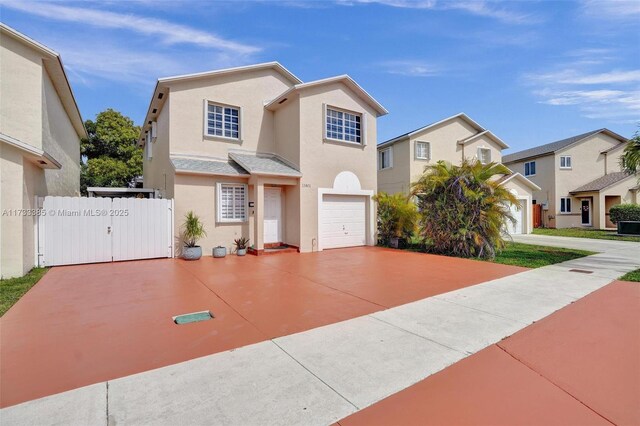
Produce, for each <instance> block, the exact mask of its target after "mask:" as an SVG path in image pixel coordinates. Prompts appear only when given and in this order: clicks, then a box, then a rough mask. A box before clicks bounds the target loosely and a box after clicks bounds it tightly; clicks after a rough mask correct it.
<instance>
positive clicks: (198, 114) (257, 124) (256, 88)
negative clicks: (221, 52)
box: [163, 69, 291, 158]
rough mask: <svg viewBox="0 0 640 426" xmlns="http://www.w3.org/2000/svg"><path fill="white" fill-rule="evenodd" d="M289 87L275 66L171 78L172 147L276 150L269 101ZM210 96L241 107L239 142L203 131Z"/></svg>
mask: <svg viewBox="0 0 640 426" xmlns="http://www.w3.org/2000/svg"><path fill="white" fill-rule="evenodd" d="M289 87H291V83H290V82H289V81H288V80H286V79H285V77H283V76H282V75H281V74H279V73H278V72H276V71H275V70H272V69H267V70H256V71H249V72H243V73H239V74H230V75H222V76H216V77H212V78H203V79H193V80H184V81H178V82H173V83H170V98H171V100H170V103H169V105H168V106H169V108H170V116H171V126H170V129H169V140H170V152H171V153H181V154H194V155H206V156H210V157H219V158H227V154H228V152H229V150H230V149H243V150H248V151H259V152H274V151H275V138H274V133H275V132H274V120H273V112H271V111H269V110H267V109H265V108H264V102H265V101H266V100H271V99H273V98H275V97H276V96H278V95H279V94H281V93H282V92H284V91H285V90H287V89H288V88H289ZM206 101H211V102H213V103H218V104H226V105H231V106H235V107H240V109H241V113H240V114H241V117H240V139H241V141H240V142H238V141H234V140H231V139H225V138H219V137H213V136H206V135H205V134H204V110H205V102H206ZM164 108H167V105H165V106H164ZM164 108H163V109H164Z"/></svg>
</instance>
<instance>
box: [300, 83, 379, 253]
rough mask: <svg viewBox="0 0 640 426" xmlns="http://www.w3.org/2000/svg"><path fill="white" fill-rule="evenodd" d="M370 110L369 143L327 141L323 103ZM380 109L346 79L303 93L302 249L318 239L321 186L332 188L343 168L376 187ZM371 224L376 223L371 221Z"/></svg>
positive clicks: (365, 187)
mask: <svg viewBox="0 0 640 426" xmlns="http://www.w3.org/2000/svg"><path fill="white" fill-rule="evenodd" d="M325 103H326V104H327V106H333V107H336V108H342V109H345V110H349V111H354V112H357V113H365V114H366V135H365V139H366V140H365V141H366V145H358V144H349V143H339V142H328V141H324V140H323V137H324V129H323V126H324V118H323V104H325ZM376 118H377V115H376V112H375V111H374V110H373V108H371V106H369V105H368V104H367V103H366V102H364V101H363V100H362V99H361V98H359V97H358V96H357V95H356V94H355V93H353V92H352V91H351V90H350V89H349V88H347V87H346V86H345V85H344V84H342V83H335V84H332V85H324V86H317V87H312V88H309V89H307V90H305V91H303V92H302V93H301V95H300V129H301V131H300V134H301V138H300V170H301V172H302V175H303V176H302V179H301V188H300V220H301V224H300V250H301V251H302V252H307V251H312V250H315V249H316V248H317V243H318V189H320V188H332V187H333V181H334V179H335V177H336V176H337V175H338V174H339V173H340V172H343V171H350V172H352V173H354V174H355V175H356V176H357V177H358V179H359V180H360V185H361V187H362V189H363V190H371V191H374V192H375V191H376V189H377V174H376V169H377V165H376V155H377V154H376V153H377V150H376V140H377V139H376V137H377V136H376ZM367 226H373V224H371V223H367Z"/></svg>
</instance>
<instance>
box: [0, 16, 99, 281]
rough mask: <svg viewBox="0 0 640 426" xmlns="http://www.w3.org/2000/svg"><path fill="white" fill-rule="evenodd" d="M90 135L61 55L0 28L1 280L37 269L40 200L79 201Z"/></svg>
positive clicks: (9, 29)
mask: <svg viewBox="0 0 640 426" xmlns="http://www.w3.org/2000/svg"><path fill="white" fill-rule="evenodd" d="M86 136H87V135H86V131H85V128H84V125H83V122H82V118H81V116H80V111H79V110H78V106H77V105H76V102H75V99H74V96H73V92H72V91H71V86H70V85H69V81H68V80H67V77H66V74H65V71H64V67H63V65H62V61H61V60H60V55H59V54H58V53H56V52H54V51H53V50H51V49H49V48H48V47H46V46H43V45H42V44H40V43H38V42H37V41H35V40H32V39H30V38H29V37H27V36H25V35H23V34H21V33H19V32H18V31H16V30H14V29H12V28H10V27H8V26H6V25H4V24H0V175H1V176H0V212H2V216H1V217H0V276H2V277H3V278H8V277H14V276H20V275H23V274H24V273H26V272H28V271H29V270H30V269H31V268H33V266H34V265H35V263H36V260H35V256H36V248H35V236H34V227H35V217H36V216H35V212H34V209H36V207H37V206H36V205H35V202H36V201H35V197H36V196H45V195H62V196H66V195H68V196H78V195H80V139H81V138H82V137H86Z"/></svg>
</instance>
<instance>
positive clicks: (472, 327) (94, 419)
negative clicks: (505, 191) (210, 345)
mask: <svg viewBox="0 0 640 426" xmlns="http://www.w3.org/2000/svg"><path fill="white" fill-rule="evenodd" d="M529 237H531V236H527V238H529ZM534 237H538V236H534ZM534 240H535V242H534V241H520V238H518V241H519V242H528V243H535V244H542V245H554V244H556V245H562V246H567V245H563V244H574V242H563V240H555V239H554V240H553V241H551V240H547V237H545V239H539V238H535V239H534ZM592 241H593V240H586V241H585V240H584V239H583V240H581V241H580V243H581V248H584V249H590V250H594V251H601V253H599V254H597V255H594V256H589V257H586V258H582V259H576V260H574V261H570V262H565V263H562V264H557V265H553V266H549V267H544V268H540V269H535V270H530V271H526V272H523V273H519V274H516V275H511V276H508V277H505V278H500V279H496V280H492V281H488V282H485V283H482V284H479V285H476V286H472V287H467V288H463V289H460V290H456V291H452V292H449V293H445V294H441V295H438V296H434V297H430V298H427V299H423V300H420V301H417V302H413V303H409V304H406V305H402V306H399V307H396V308H392V309H388V310H385V311H381V312H377V313H373V314H370V315H366V316H363V317H359V318H356V319H352V320H347V321H344V322H340V323H336V324H332V325H328V326H324V327H320V328H316V329H313V330H310V331H306V332H302V333H298V334H294V335H290V336H286V337H281V338H277V339H273V340H270V341H266V342H261V343H258V344H254V345H250V346H246V347H243V348H240V349H236V350H232V351H228V352H222V353H218V354H215V355H211V356H206V357H203V358H198V359H194V360H191V361H187V362H183V363H179V364H175V365H171V366H168V367H164V368H160V369H157V370H152V371H148V372H144V373H140V374H135V375H132V376H128V377H124V378H121V379H117V380H112V381H109V382H105V383H101V384H96V385H92V386H87V387H84V388H80V389H75V390H72V391H69V392H65V393H63V394H58V395H52V396H49V397H46V398H42V399H38V400H34V401H30V402H26V403H23V404H19V405H16V406H13V407H9V408H6V409H3V410H2V411H0V418H1V419H2V423H3V424H62V423H64V424H108V423H110V424H175V423H182V424H204V423H209V424H238V425H248V424H318V425H322V424H325V425H326V424H330V423H332V422H335V421H337V420H339V419H341V418H343V417H345V416H347V415H349V414H351V413H354V412H356V411H358V410H360V409H362V408H364V407H366V406H369V405H371V404H373V403H375V402H377V401H380V400H382V399H383V398H385V397H387V396H389V395H391V394H393V393H396V392H398V391H400V390H402V389H405V388H407V387H409V386H411V385H413V384H414V383H416V382H418V381H420V380H422V379H424V378H426V377H428V376H430V375H432V374H434V373H436V372H438V371H440V370H442V369H444V368H445V367H447V366H448V365H451V364H453V363H455V362H457V361H459V360H461V359H463V358H465V357H467V356H469V355H470V354H473V353H475V352H477V351H479V350H481V349H483V348H485V347H487V346H489V345H491V344H493V343H496V342H498V341H499V340H501V339H502V338H504V337H507V336H510V335H512V334H513V333H515V332H516V331H518V330H520V329H522V328H524V327H526V326H527V325H529V324H531V323H533V322H535V321H538V320H540V319H541V318H544V317H546V316H548V315H549V314H551V313H553V312H555V311H556V310H558V309H560V308H562V307H564V306H566V305H568V304H570V303H572V302H573V301H575V300H577V299H580V298H581V297H584V296H585V295H587V294H589V293H591V292H593V291H594V290H597V289H599V288H601V287H603V286H605V285H606V284H608V283H610V282H611V281H612V280H613V279H614V278H615V277H618V276H620V275H622V274H623V273H625V272H628V271H630V270H634V269H637V268H640V244H638V243H635V244H633V243H631V244H628V243H619V242H609V241H605V242H604V243H602V242H601V241H600V240H596V241H595V242H594V243H592ZM551 243H553V244H551ZM596 246H597V247H598V248H596ZM572 269H580V270H583V271H588V272H591V273H586V272H573V271H571V270H572Z"/></svg>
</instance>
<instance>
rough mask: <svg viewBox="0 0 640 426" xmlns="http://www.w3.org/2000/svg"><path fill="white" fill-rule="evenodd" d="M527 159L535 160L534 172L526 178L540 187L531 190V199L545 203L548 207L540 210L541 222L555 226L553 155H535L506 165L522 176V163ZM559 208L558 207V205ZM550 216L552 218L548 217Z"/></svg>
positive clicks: (538, 202) (537, 202) (554, 170)
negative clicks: (535, 156) (532, 157)
mask: <svg viewBox="0 0 640 426" xmlns="http://www.w3.org/2000/svg"><path fill="white" fill-rule="evenodd" d="M528 161H535V162H536V174H535V175H533V176H526V178H527V179H529V180H530V181H532V182H533V183H535V184H536V185H538V186H539V187H540V190H539V191H538V190H536V191H532V194H531V197H532V200H536V204H545V203H546V204H547V206H548V209H547V210H543V211H542V223H543V224H544V225H545V226H548V227H552V228H553V227H555V217H556V215H555V214H554V213H553V212H555V208H556V204H555V176H556V169H555V167H554V157H553V155H547V156H544V157H537V158H534V159H531V160H526V161H518V162H516V163H509V164H506V166H507V167H508V168H509V169H511V170H512V171H514V172H516V173H520V174H521V175H523V176H524V163H525V162H528ZM558 208H559V207H558ZM550 216H552V218H550Z"/></svg>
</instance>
